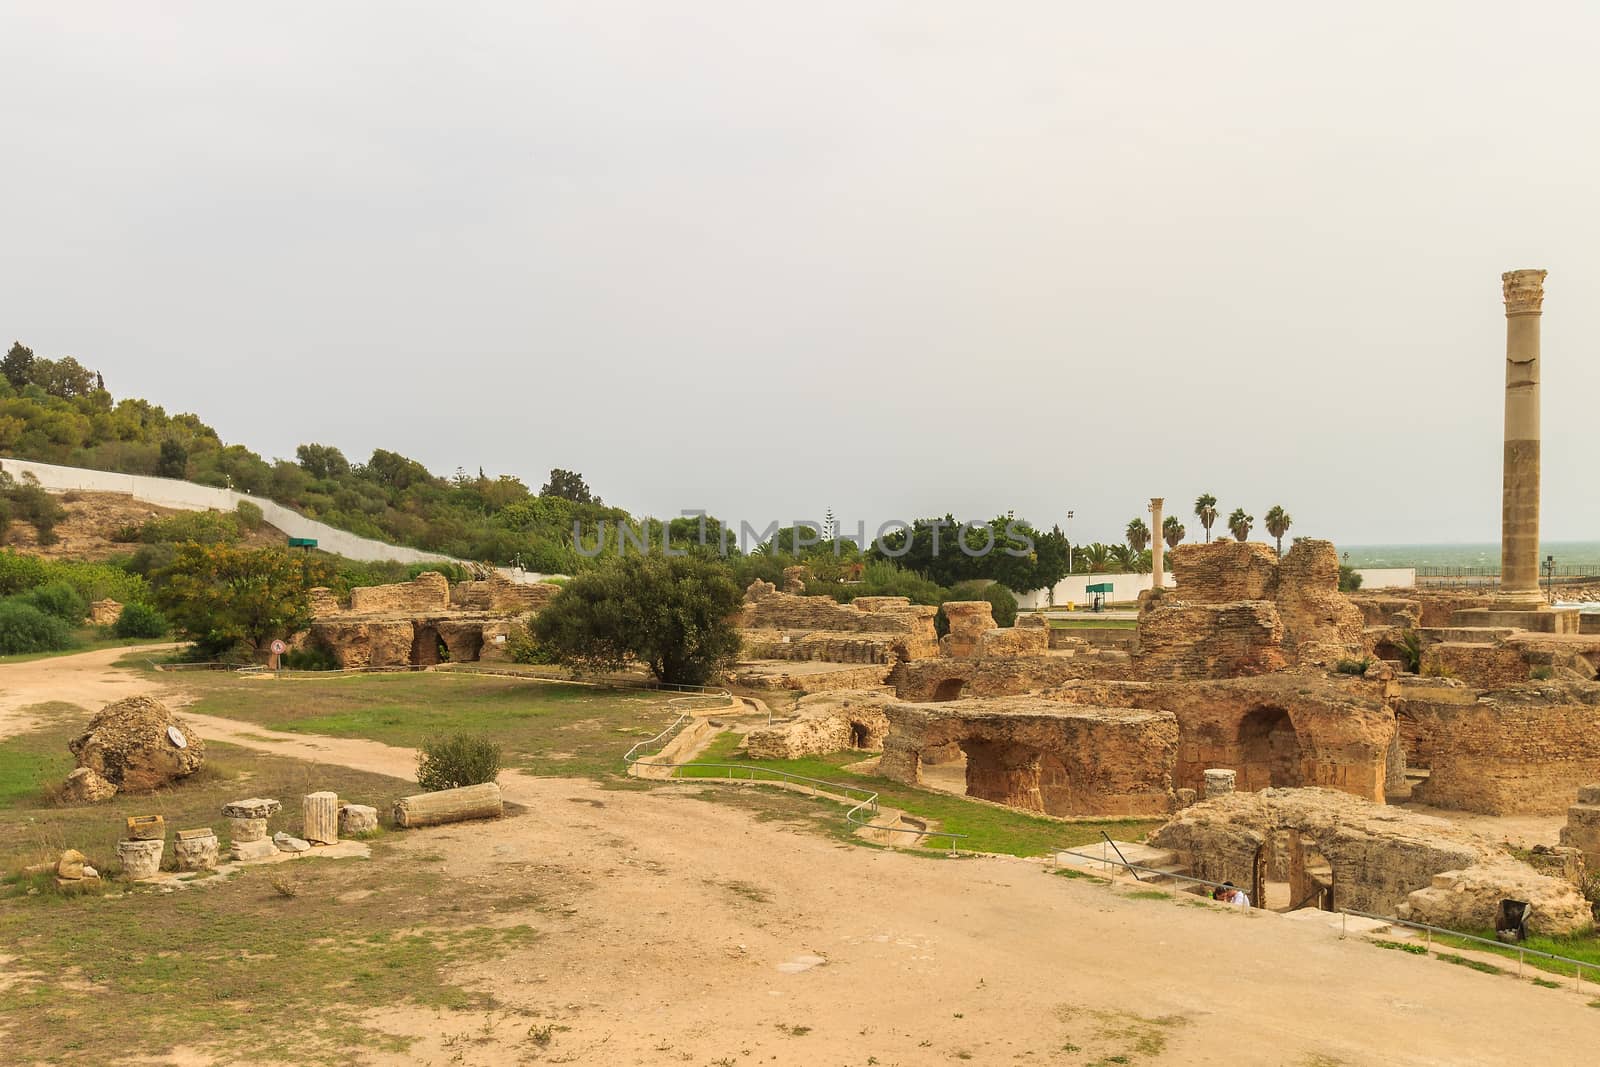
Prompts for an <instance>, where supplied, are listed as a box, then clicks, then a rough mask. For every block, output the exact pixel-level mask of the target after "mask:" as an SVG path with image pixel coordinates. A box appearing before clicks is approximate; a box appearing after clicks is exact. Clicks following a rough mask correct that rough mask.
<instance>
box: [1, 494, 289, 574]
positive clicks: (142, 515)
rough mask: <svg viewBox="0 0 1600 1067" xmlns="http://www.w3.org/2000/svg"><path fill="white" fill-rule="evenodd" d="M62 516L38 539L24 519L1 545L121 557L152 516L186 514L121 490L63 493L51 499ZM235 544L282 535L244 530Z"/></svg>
mask: <svg viewBox="0 0 1600 1067" xmlns="http://www.w3.org/2000/svg"><path fill="white" fill-rule="evenodd" d="M56 499H57V500H58V501H60V503H61V510H62V512H63V513H64V514H63V516H62V517H61V518H59V519H57V520H56V523H55V526H54V529H53V530H52V533H53V534H54V538H53V539H49V540H48V541H47V543H41V540H45V539H41V538H40V536H39V529H38V527H36V526H35V525H34V524H33V523H31V522H28V521H26V520H24V519H17V520H14V521H13V522H12V523H11V524H10V526H8V527H7V528H6V531H5V534H4V538H3V540H0V544H3V546H4V547H5V548H9V549H12V550H13V551H17V552H26V553H27V554H28V555H31V556H39V557H41V558H43V559H81V560H88V561H90V562H95V563H98V562H102V561H104V560H108V559H112V558H116V557H124V556H127V555H129V554H130V553H132V552H133V551H134V550H135V549H136V548H137V547H138V546H137V543H136V542H134V541H133V540H131V538H130V532H131V531H134V530H137V529H139V528H141V527H143V526H144V525H145V524H146V523H148V522H150V521H151V520H153V519H172V518H174V517H179V516H184V515H186V514H189V513H186V512H182V511H178V510H176V509H174V508H164V507H160V506H159V505H156V504H146V503H143V502H141V501H138V500H134V499H133V498H132V497H129V496H126V495H124V494H122V493H64V494H62V495H61V496H58V497H57V498H56ZM240 543H241V544H245V545H251V546H266V545H282V544H283V543H284V535H283V534H282V532H280V531H278V530H276V529H274V528H273V527H272V526H271V525H269V524H265V523H264V524H262V525H261V526H260V527H259V528H258V529H254V530H245V531H243V532H242V535H241V537H240Z"/></svg>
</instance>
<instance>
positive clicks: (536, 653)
mask: <svg viewBox="0 0 1600 1067" xmlns="http://www.w3.org/2000/svg"><path fill="white" fill-rule="evenodd" d="M506 655H507V656H510V657H511V662H512V663H535V664H541V665H546V666H548V665H550V664H553V663H555V662H557V660H556V657H555V656H554V655H553V654H552V653H551V652H549V651H548V650H547V649H545V648H543V647H541V646H540V644H539V642H538V641H537V640H536V639H535V638H534V636H533V633H532V631H530V630H529V629H528V628H527V627H526V626H524V625H522V624H521V623H519V622H514V623H512V624H511V632H510V633H509V634H507V635H506Z"/></svg>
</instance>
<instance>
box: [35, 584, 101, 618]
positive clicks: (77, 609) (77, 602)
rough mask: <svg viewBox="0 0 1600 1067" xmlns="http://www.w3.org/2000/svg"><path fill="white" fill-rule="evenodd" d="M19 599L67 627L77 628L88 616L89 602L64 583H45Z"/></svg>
mask: <svg viewBox="0 0 1600 1067" xmlns="http://www.w3.org/2000/svg"><path fill="white" fill-rule="evenodd" d="M19 599H21V600H22V601H24V602H25V603H28V604H32V605H33V606H34V607H36V608H38V609H39V610H40V611H42V612H44V613H45V614H46V615H53V616H55V617H56V618H58V619H60V620H61V621H62V622H64V623H66V624H67V625H68V626H77V625H78V624H79V623H81V622H83V617H84V616H85V615H87V614H89V602H88V601H87V600H85V599H84V598H83V597H82V595H80V594H79V592H78V591H77V590H76V589H74V588H73V587H72V586H70V585H68V584H67V583H66V582H61V581H56V582H46V583H45V584H44V585H39V586H35V587H34V588H32V589H30V590H28V591H27V592H26V593H23V594H22V595H21V597H20V598H19Z"/></svg>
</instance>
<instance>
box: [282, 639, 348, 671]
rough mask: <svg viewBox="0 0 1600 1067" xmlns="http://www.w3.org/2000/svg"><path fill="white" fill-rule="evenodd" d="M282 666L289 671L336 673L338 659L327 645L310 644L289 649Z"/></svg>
mask: <svg viewBox="0 0 1600 1067" xmlns="http://www.w3.org/2000/svg"><path fill="white" fill-rule="evenodd" d="M283 665H284V666H285V667H286V668H288V669H289V670H291V671H336V670H338V669H339V658H338V657H337V656H335V655H334V654H333V649H331V648H329V647H328V646H327V645H321V644H311V645H307V646H306V647H305V648H294V649H290V650H289V652H288V653H287V654H286V655H285V656H284V657H283Z"/></svg>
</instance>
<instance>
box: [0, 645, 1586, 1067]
mask: <svg viewBox="0 0 1600 1067" xmlns="http://www.w3.org/2000/svg"><path fill="white" fill-rule="evenodd" d="M82 658H87V657H82ZM46 663H47V664H48V666H49V667H50V668H59V667H61V666H62V665H64V664H65V663H66V661H63V660H54V661H46ZM19 666H26V667H36V666H43V665H35V664H26V665H19ZM12 670H13V667H0V687H3V688H4V689H6V690H7V691H8V692H9V691H10V690H12V688H13V686H12V685H11V684H8V683H10V682H11V677H10V672H11V671H12ZM71 670H73V671H75V672H78V673H84V672H87V671H88V670H89V668H81V669H80V666H74V667H73V668H71ZM78 684H83V683H78ZM123 684H125V683H123ZM50 698H51V699H60V698H61V687H60V686H59V685H54V686H52V687H51V691H50ZM91 706H92V705H91ZM187 717H188V718H189V719H190V720H191V721H192V722H193V723H194V724H195V725H196V726H197V728H198V729H199V731H200V732H201V734H202V735H203V736H205V737H206V738H208V739H215V740H226V741H231V742H234V743H236V744H240V745H249V746H253V747H256V748H261V749H264V750H267V751H272V752H276V753H279V754H283V755H290V756H297V757H302V758H306V759H310V760H316V761H321V762H338V763H341V764H348V765H349V766H352V767H358V768H362V769H365V770H370V771H376V772H380V773H385V774H393V775H396V776H400V777H409V774H410V772H411V770H412V768H413V766H414V763H413V758H412V753H411V752H410V751H409V750H405V749H397V748H391V747H388V746H385V745H381V744H377V743H374V742H368V741H352V740H342V739H334V738H311V737H304V736H297V735H290V734H274V733H273V732H271V731H268V730H265V729H263V728H261V727H259V726H255V725H253V724H247V723H238V722H231V721H229V720H226V719H218V718H214V717H209V716H195V715H189V716H187ZM502 784H503V786H504V788H505V791H506V795H507V798H508V799H510V800H513V801H516V802H517V803H519V804H522V805H524V806H526V807H527V808H528V809H529V813H528V814H525V815H521V816H519V817H516V818H508V819H504V820H501V821H498V822H491V823H475V824H469V825H461V826H454V827H442V828H437V829H433V830H423V831H413V832H409V833H406V834H404V835H398V836H395V837H391V838H389V840H390V841H393V842H395V843H396V845H397V847H398V848H400V849H401V850H402V855H404V856H414V857H416V859H417V861H418V862H428V861H427V860H425V859H424V857H427V856H442V857H444V860H443V862H444V865H445V868H446V870H447V871H448V873H449V874H450V875H452V876H453V877H455V878H457V879H460V880H462V881H463V882H472V883H478V884H484V885H489V886H496V885H512V884H518V883H521V882H523V881H528V880H537V882H538V884H540V885H548V886H552V887H555V888H554V890H553V892H554V893H555V896H554V898H553V899H550V900H547V901H546V902H544V903H543V904H541V906H540V907H538V908H537V909H529V910H515V909H509V908H508V909H506V910H505V911H504V912H502V913H499V917H500V918H501V919H503V921H505V922H506V923H508V924H515V923H526V924H528V925H530V926H532V927H534V928H535V929H537V930H539V931H541V932H542V933H543V934H544V935H545V936H544V937H543V938H542V939H541V940H539V941H538V942H536V943H534V944H532V945H531V946H529V947H527V948H524V949H518V950H516V951H515V952H514V953H513V954H512V955H511V956H509V957H507V958H503V959H499V960H496V961H493V962H486V963H485V964H483V965H481V966H472V967H468V968H466V969H465V970H464V971H462V972H460V974H459V975H458V977H459V978H460V979H461V980H463V981H465V982H467V983H469V984H472V985H474V986H477V987H481V988H485V989H489V990H492V991H493V992H494V994H495V996H496V997H497V999H498V1000H499V1001H500V1002H501V1004H503V1005H504V1006H505V1007H504V1009H503V1010H500V1011H496V1012H492V1013H489V1014H483V1013H438V1012H434V1011H432V1010H427V1011H419V1010H415V1009H405V1008H398V1009H395V1010H393V1011H390V1012H387V1013H384V1014H382V1015H381V1016H380V1017H379V1019H378V1020H377V1021H380V1022H381V1023H383V1024H384V1025H386V1026H388V1027H389V1028H391V1029H393V1030H394V1031H396V1032H398V1033H404V1034H407V1035H411V1036H413V1037H415V1038H416V1039H417V1042H416V1044H415V1045H413V1047H412V1049H411V1050H410V1052H408V1053H406V1054H405V1055H402V1056H387V1057H386V1056H385V1055H382V1054H374V1055H372V1056H371V1062H380V1063H430V1062H431V1063H436V1064H441V1065H442V1064H446V1063H460V1064H484V1065H490V1064H495V1065H498V1064H504V1063H510V1062H566V1063H589V1064H605V1065H609V1064H676V1063H683V1064H694V1065H729V1064H743V1063H778V1064H806V1065H812V1064H822V1065H831V1064H841V1065H867V1064H874V1063H876V1064H882V1065H885V1067H888V1065H892V1064H901V1065H913V1064H916V1065H922V1064H943V1063H950V1062H961V1061H963V1060H965V1061H967V1062H972V1063H978V1064H1012V1063H1029V1062H1032V1063H1051V1064H1057V1063H1060V1064H1086V1063H1089V1062H1092V1061H1096V1060H1100V1061H1106V1060H1108V1059H1109V1058H1110V1057H1116V1056H1123V1057H1126V1059H1124V1060H1115V1059H1110V1060H1109V1061H1110V1062H1128V1063H1135V1064H1146V1063H1172V1064H1180V1063H1181V1064H1188V1065H1204V1064H1229V1065H1237V1064H1290V1065H1304V1067H1329V1065H1334V1064H1338V1065H1347V1067H1354V1065H1368V1064H1371V1065H1378V1064H1384V1065H1396V1064H1400V1065H1422V1064H1431V1065H1443V1064H1451V1065H1455V1064H1550V1065H1559V1064H1574V1065H1576V1064H1580V1063H1585V1064H1586V1063H1592V1062H1593V1054H1592V1051H1591V1050H1592V1047H1593V1041H1594V1036H1595V1035H1596V1033H1600V1012H1597V1011H1596V1010H1595V1009H1594V1008H1591V1007H1587V1006H1586V1002H1587V1001H1588V1000H1589V999H1591V998H1592V997H1593V996H1594V995H1595V994H1594V993H1593V992H1592V991H1591V992H1590V993H1589V994H1588V995H1586V996H1585V995H1577V994H1574V993H1572V992H1570V991H1568V990H1566V989H1561V990H1551V989H1543V988H1539V987H1535V986H1533V985H1532V984H1530V983H1527V982H1519V981H1515V980H1513V979H1510V978H1507V977H1496V976H1488V975H1482V974H1478V973H1475V972H1472V971H1469V970H1467V969H1465V968H1462V967H1455V966H1450V965H1448V964H1444V963H1440V962H1437V961H1433V960H1424V959H1419V958H1417V957H1413V956H1409V955H1406V954H1403V953H1399V952H1393V951H1383V950H1380V949H1378V948H1374V947H1372V946H1371V945H1368V944H1364V943H1362V942H1360V941H1357V940H1355V939H1351V940H1344V941H1341V940H1340V939H1339V938H1338V935H1337V933H1336V932H1335V931H1332V930H1330V929H1327V928H1324V927H1322V926H1320V925H1316V924H1306V923H1298V922H1292V921H1288V920H1285V919H1282V918H1280V917H1278V916H1275V915H1271V914H1267V913H1264V912H1260V911H1250V912H1238V911H1233V910H1212V909H1203V908H1194V907H1188V906H1179V905H1176V904H1174V903H1172V902H1170V901H1167V900H1148V899H1133V898H1129V897H1127V896H1125V895H1123V893H1122V892H1121V891H1118V890H1114V889H1109V888H1106V887H1101V886H1095V885H1091V884H1089V883H1086V882H1083V881H1075V880H1069V879H1065V878H1061V877H1057V876H1054V875H1051V874H1049V873H1047V872H1046V871H1045V869H1044V868H1043V867H1041V866H1040V865H1038V864H1035V863H1029V862H1025V861H1021V860H1009V859H972V860H938V859H932V858H927V857H922V856H914V855H908V854H905V853H901V852H895V851H889V850H874V849H868V848H862V847H857V846H852V845H848V844H844V843H841V842H838V841H835V840H832V839H829V838H826V837H823V836H820V835H817V834H815V833H812V832H809V831H801V830H798V829H796V828H794V827H792V826H788V825H786V824H784V823H783V822H779V821H759V820H755V819H752V818H750V817H749V816H748V815H747V814H745V813H743V812H741V811H740V810H739V809H737V808H735V807H731V806H726V805H718V804H714V803H707V802H705V801H704V800H703V799H701V791H702V790H708V789H712V788H728V787H708V786H704V785H698V784H692V785H667V784H662V785H659V786H656V787H655V788H653V789H651V790H649V791H632V790H612V791H608V790H604V789H601V788H599V787H598V786H596V785H594V784H592V783H590V782H587V781H579V780H568V779H553V778H531V777H528V776H526V775H522V774H516V773H508V774H506V775H504V776H503V779H502ZM388 862H393V860H390V861H388ZM1591 989H1592V987H1591ZM547 1025H548V1026H550V1027H552V1029H551V1030H549V1031H548V1032H547V1036H548V1044H540V1043H539V1042H538V1040H537V1038H536V1037H535V1034H536V1033H538V1032H540V1031H541V1030H542V1028H543V1027H545V1026H547Z"/></svg>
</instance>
